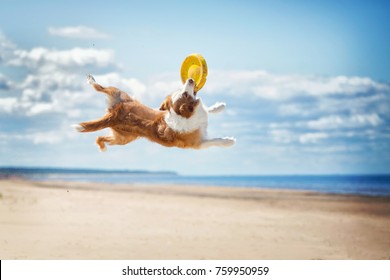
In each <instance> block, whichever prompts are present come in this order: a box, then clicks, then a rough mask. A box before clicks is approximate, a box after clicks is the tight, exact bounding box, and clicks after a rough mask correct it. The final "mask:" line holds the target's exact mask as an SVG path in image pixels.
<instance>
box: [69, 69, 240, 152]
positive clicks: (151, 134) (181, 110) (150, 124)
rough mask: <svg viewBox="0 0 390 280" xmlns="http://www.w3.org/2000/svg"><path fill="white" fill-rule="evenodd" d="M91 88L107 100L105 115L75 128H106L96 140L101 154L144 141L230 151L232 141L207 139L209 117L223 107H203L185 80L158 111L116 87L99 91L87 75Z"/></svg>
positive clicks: (94, 129) (81, 130)
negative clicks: (181, 86)
mask: <svg viewBox="0 0 390 280" xmlns="http://www.w3.org/2000/svg"><path fill="white" fill-rule="evenodd" d="M87 80H88V82H89V83H90V84H91V85H92V87H93V88H94V89H95V90H97V91H99V92H103V93H105V94H106V95H107V97H108V108H107V113H106V114H105V115H104V116H103V117H102V118H100V119H98V120H95V121H90V122H83V123H80V124H78V125H75V126H74V127H75V128H76V129H77V130H78V131H79V132H92V131H97V130H100V129H104V128H107V127H109V128H110V129H111V131H112V134H111V135H108V136H99V137H97V139H96V143H97V145H98V146H99V149H100V150H101V151H105V150H106V145H105V143H108V144H109V145H125V144H127V143H130V142H131V141H134V140H136V139H138V138H139V137H145V138H147V139H149V140H150V141H153V142H156V143H159V144H161V145H163V146H166V147H179V148H193V149H201V148H208V147H211V146H219V147H229V146H232V145H233V144H234V143H235V141H236V140H235V139H234V138H231V137H224V138H214V139H207V136H206V132H207V122H208V113H218V112H220V111H222V110H223V109H224V108H225V104H224V103H216V104H215V105H214V106H212V107H209V108H207V107H205V106H204V105H203V103H202V100H201V99H199V98H197V97H196V92H194V86H195V82H194V80H192V79H188V80H187V81H186V83H185V84H184V86H183V88H182V89H181V90H178V91H177V92H175V93H173V94H172V95H169V96H168V97H167V98H166V99H165V101H164V102H163V103H162V104H161V106H160V110H155V109H152V108H149V107H147V106H145V105H143V104H142V103H140V102H139V101H137V100H135V99H133V98H131V97H130V96H129V95H127V93H125V92H123V91H121V90H119V89H117V88H115V87H106V88H105V87H102V86H101V85H99V84H97V83H96V81H95V79H94V77H93V76H92V75H87Z"/></svg>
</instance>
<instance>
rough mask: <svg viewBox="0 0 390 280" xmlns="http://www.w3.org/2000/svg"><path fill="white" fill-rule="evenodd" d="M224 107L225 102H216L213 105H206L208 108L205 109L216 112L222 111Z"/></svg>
mask: <svg viewBox="0 0 390 280" xmlns="http://www.w3.org/2000/svg"><path fill="white" fill-rule="evenodd" d="M225 107H226V103H223V102H217V103H215V104H214V105H213V106H211V107H208V108H207V111H208V112H209V113H212V114H216V113H220V112H222V111H223V109H225Z"/></svg>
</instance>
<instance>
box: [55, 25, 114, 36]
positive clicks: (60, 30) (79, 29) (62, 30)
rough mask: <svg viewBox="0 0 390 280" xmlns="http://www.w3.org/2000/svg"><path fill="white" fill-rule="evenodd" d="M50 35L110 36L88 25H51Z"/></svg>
mask: <svg viewBox="0 0 390 280" xmlns="http://www.w3.org/2000/svg"><path fill="white" fill-rule="evenodd" d="M48 32H49V34H50V35H54V36H60V37H66V38H77V39H107V38H109V37H110V36H108V35H107V34H105V33H103V32H100V31H97V30H96V29H94V28H91V27H87V26H67V27H49V28H48Z"/></svg>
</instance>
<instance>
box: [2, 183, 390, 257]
mask: <svg viewBox="0 0 390 280" xmlns="http://www.w3.org/2000/svg"><path fill="white" fill-rule="evenodd" d="M0 227H1V228H2V230H1V231H0V248H1V249H0V259H390V253H388V252H390V197H371V196H360V195H344V194H342V195H339V194H324V193H318V192H311V191H295V190H275V189H257V188H256V189H254V188H241V187H240V188H236V187H211V186H205V187H198V186H188V185H186V186H183V185H182V186H180V185H168V184H162V185H150V184H142V185H141V184H135V185H129V184H105V183H80V182H68V181H66V182H64V181H63V182H51V181H44V182H42V181H28V180H20V179H5V180H4V179H3V180H0Z"/></svg>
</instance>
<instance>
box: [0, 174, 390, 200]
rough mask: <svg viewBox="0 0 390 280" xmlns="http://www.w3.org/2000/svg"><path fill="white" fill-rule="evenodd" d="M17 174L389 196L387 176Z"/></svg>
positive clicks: (108, 181)
mask: <svg viewBox="0 0 390 280" xmlns="http://www.w3.org/2000/svg"><path fill="white" fill-rule="evenodd" d="M0 173H1V170H0ZM3 173H4V170H3ZM16 173H17V172H16ZM18 175H19V176H20V175H21V176H23V177H25V178H27V179H31V180H39V181H42V180H44V181H48V180H52V181H78V182H96V183H110V184H175V185H182V186H188V185H198V186H221V187H225V186H229V187H236V188H243V187H245V188H267V189H288V190H307V191H315V192H322V193H334V194H356V195H368V196H390V175H309V176H307V175H296V176H292V175H288V176H281V175H280V176H184V175H177V174H174V173H149V172H125V171H121V172H115V171H104V172H99V171H87V172H83V171H82V170H81V171H71V170H65V171H58V170H42V169H40V170H38V171H37V170H35V171H34V170H29V172H26V171H23V170H22V171H20V172H19V173H18ZM0 183H1V181H0Z"/></svg>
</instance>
